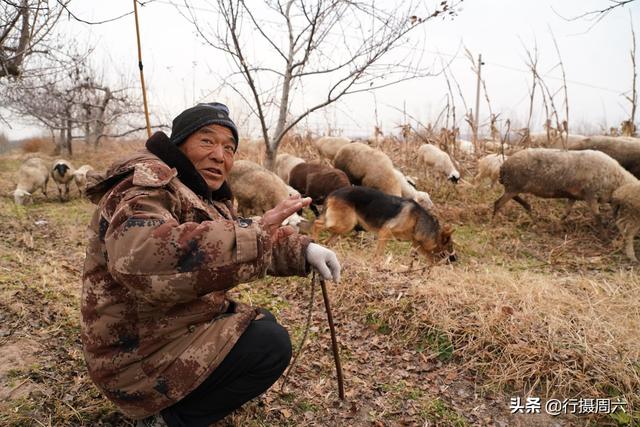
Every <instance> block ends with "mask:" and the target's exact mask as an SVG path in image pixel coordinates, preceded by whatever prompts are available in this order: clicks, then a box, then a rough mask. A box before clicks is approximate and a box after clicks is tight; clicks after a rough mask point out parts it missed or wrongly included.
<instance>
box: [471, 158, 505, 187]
mask: <svg viewBox="0 0 640 427" xmlns="http://www.w3.org/2000/svg"><path fill="white" fill-rule="evenodd" d="M506 159H507V156H503V155H502V154H488V155H486V156H484V157H482V158H480V159H479V160H478V173H477V174H476V176H475V177H474V178H473V181H474V183H475V184H476V185H477V184H479V183H480V181H481V180H482V179H485V178H489V181H490V182H491V188H493V186H494V185H495V184H496V182H498V179H499V178H500V166H502V164H503V163H504V161H505V160H506Z"/></svg>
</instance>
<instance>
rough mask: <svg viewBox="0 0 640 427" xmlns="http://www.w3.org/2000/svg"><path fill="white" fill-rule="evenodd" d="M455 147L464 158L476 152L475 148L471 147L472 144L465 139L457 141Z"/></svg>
mask: <svg viewBox="0 0 640 427" xmlns="http://www.w3.org/2000/svg"><path fill="white" fill-rule="evenodd" d="M456 147H457V148H458V151H459V152H460V153H462V155H464V156H473V155H474V154H475V152H476V147H474V146H473V142H471V141H467V140H466V139H459V140H457V141H456Z"/></svg>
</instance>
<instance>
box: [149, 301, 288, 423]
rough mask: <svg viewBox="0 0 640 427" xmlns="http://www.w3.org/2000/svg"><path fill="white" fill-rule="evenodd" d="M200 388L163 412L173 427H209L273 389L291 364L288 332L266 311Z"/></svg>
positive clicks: (263, 311) (251, 325)
mask: <svg viewBox="0 0 640 427" xmlns="http://www.w3.org/2000/svg"><path fill="white" fill-rule="evenodd" d="M262 313H263V314H264V315H265V317H264V318H262V319H260V320H254V321H252V322H251V323H250V325H249V327H248V328H247V330H246V331H245V332H244V334H242V336H241V337H240V339H238V342H237V343H236V345H235V346H234V347H233V348H232V349H231V352H229V354H228V355H227V357H226V358H225V359H224V360H223V361H222V363H221V364H220V366H218V367H217V368H216V369H215V370H214V371H213V373H211V375H210V376H209V378H207V379H206V380H205V381H204V382H203V383H202V384H200V386H198V388H196V389H195V390H194V391H192V392H191V393H189V394H188V395H187V396H186V397H185V398H184V399H182V400H181V401H179V402H177V403H176V404H174V405H173V406H171V407H169V408H166V409H164V410H163V411H162V417H163V418H164V420H165V421H166V422H167V424H168V425H169V426H170V427H174V426H176V427H177V426H189V427H197V426H208V425H210V424H211V423H213V422H215V421H217V420H220V419H222V418H224V417H225V416H227V415H228V414H229V413H231V412H233V410H235V409H237V408H239V407H240V406H242V405H243V404H244V403H246V402H248V401H249V400H251V399H253V398H254V397H257V396H259V395H260V394H262V393H263V392H265V391H266V390H268V389H269V387H271V385H272V384H273V383H275V382H276V380H277V379H278V378H280V375H282V373H283V372H284V370H285V369H286V367H287V365H288V364H289V361H290V360H291V340H290V339H289V333H288V332H287V330H286V329H285V328H283V327H282V326H280V324H278V323H277V322H276V319H275V317H273V315H272V314H271V313H269V312H268V311H266V310H262Z"/></svg>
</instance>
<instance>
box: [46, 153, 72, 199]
mask: <svg viewBox="0 0 640 427" xmlns="http://www.w3.org/2000/svg"><path fill="white" fill-rule="evenodd" d="M74 171H75V170H74V168H73V166H72V165H71V162H69V161H68V160H65V159H58V160H56V161H54V162H53V165H52V166H51V177H52V178H53V180H54V181H55V183H56V187H58V195H59V196H60V201H63V200H65V199H66V200H69V184H70V183H71V180H72V179H73V172H74ZM62 187H64V199H63V198H62Z"/></svg>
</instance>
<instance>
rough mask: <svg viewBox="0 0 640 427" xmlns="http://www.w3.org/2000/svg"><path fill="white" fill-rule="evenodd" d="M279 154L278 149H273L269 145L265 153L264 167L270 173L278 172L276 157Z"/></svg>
mask: <svg viewBox="0 0 640 427" xmlns="http://www.w3.org/2000/svg"><path fill="white" fill-rule="evenodd" d="M277 154H278V147H275V148H273V147H271V145H270V144H267V146H266V151H265V153H264V167H265V168H267V169H269V170H270V171H275V170H276V155H277Z"/></svg>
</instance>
